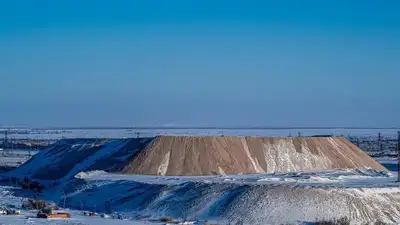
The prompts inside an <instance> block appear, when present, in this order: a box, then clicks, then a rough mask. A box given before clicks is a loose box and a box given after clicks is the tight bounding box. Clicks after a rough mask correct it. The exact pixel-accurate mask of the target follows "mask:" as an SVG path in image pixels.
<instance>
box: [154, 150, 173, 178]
mask: <svg viewBox="0 0 400 225" xmlns="http://www.w3.org/2000/svg"><path fill="white" fill-rule="evenodd" d="M170 155H171V151H169V152H168V153H167V154H165V156H164V159H163V161H162V162H161V164H160V166H159V167H158V170H157V175H159V176H165V175H166V174H167V170H168V165H169V157H170Z"/></svg>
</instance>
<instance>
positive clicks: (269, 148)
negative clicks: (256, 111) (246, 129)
mask: <svg viewBox="0 0 400 225" xmlns="http://www.w3.org/2000/svg"><path fill="white" fill-rule="evenodd" d="M337 168H374V169H377V170H380V171H387V170H386V169H385V168H384V167H383V166H382V165H380V164H379V163H378V162H376V161H375V160H373V159H372V158H371V157H369V156H368V155H367V154H366V153H364V152H362V151H361V150H360V149H359V148H357V147H356V146H355V145H353V144H352V143H350V142H349V141H347V140H346V139H344V138H331V137H318V138H317V137H296V138H264V137H190V136H160V137H157V138H155V139H154V140H153V141H152V143H150V144H149V145H148V146H147V147H146V148H145V149H144V150H142V151H140V152H138V153H137V154H136V155H135V157H134V158H133V159H132V161H131V162H130V163H129V164H128V165H127V166H125V168H123V170H122V172H123V173H126V174H148V175H175V176H191V175H193V176H194V175H215V174H240V173H243V174H247V173H273V172H296V171H311V170H327V169H337Z"/></svg>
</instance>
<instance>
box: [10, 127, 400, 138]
mask: <svg viewBox="0 0 400 225" xmlns="http://www.w3.org/2000/svg"><path fill="white" fill-rule="evenodd" d="M379 132H380V133H381V134H382V136H385V137H397V131H396V130H395V129H269V130H261V129H260V130H258V129H237V130H233V129H229V130H226V129H225V130H224V129H148V130H133V129H103V130H101V129H96V130H84V129H82V130H64V131H62V132H57V133H54V132H50V131H45V130H43V131H41V132H40V133H38V132H32V133H29V134H10V135H9V137H10V138H33V139H61V138H132V137H136V136H137V135H140V136H141V137H154V136H156V135H197V136H200V135H201V136H203V135H205V136H215V135H216V136H218V135H225V136H264V137H266V136H268V137H287V136H297V135H298V133H301V135H303V136H312V135H335V136H340V135H344V136H375V135H377V134H378V133H379Z"/></svg>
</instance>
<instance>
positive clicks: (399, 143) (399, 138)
mask: <svg viewBox="0 0 400 225" xmlns="http://www.w3.org/2000/svg"><path fill="white" fill-rule="evenodd" d="M397 182H400V131H397Z"/></svg>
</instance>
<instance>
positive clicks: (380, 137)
mask: <svg viewBox="0 0 400 225" xmlns="http://www.w3.org/2000/svg"><path fill="white" fill-rule="evenodd" d="M378 147H379V151H380V152H382V134H381V132H379V133H378Z"/></svg>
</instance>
